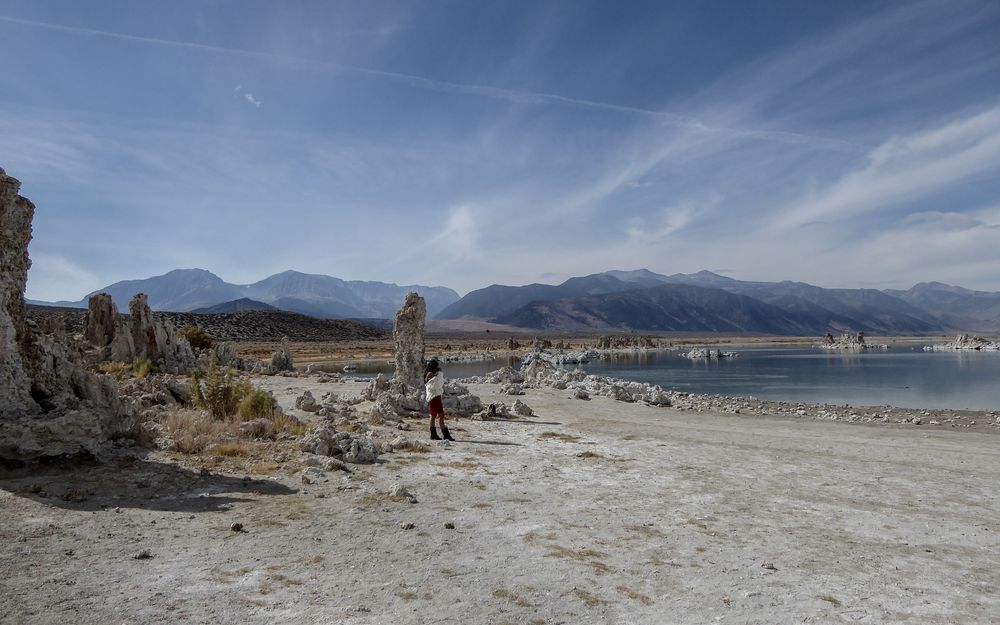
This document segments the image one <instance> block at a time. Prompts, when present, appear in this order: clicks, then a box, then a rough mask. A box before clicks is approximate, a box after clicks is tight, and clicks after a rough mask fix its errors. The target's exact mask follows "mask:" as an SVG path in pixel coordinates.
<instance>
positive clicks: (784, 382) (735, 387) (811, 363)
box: [358, 345, 1000, 410]
mask: <svg viewBox="0 0 1000 625" xmlns="http://www.w3.org/2000/svg"><path fill="white" fill-rule="evenodd" d="M723 349H726V350H731V351H736V352H738V353H739V356H738V357H737V358H732V359H723V360H712V361H708V360H694V361H692V360H688V359H687V358H683V357H681V356H680V355H679V352H653V353H648V354H643V355H641V356H630V357H621V358H614V359H610V360H599V361H594V362H590V363H587V364H585V365H582V368H583V369H584V370H585V371H586V372H587V373H595V374H598V375H605V376H612V377H617V378H624V379H626V380H635V381H638V382H648V383H651V384H659V385H660V386H662V387H663V388H666V389H676V390H681V391H688V392H693V393H712V394H719V395H742V396H747V395H752V396H754V397H758V398H761V399H770V400H777V401H802V402H808V403H814V404H851V405H853V406H882V405H887V404H888V405H892V406H899V407H903V408H951V409H964V410H1000V352H957V351H956V352H925V351H923V346H922V345H902V346H896V347H893V348H891V349H889V350H888V351H871V352H865V353H852V352H828V351H824V350H820V349H816V348H811V347H803V348H780V349H778V348H739V347H725V348H723ZM503 364H506V361H491V362H474V363H444V369H445V375H447V376H448V377H449V378H459V377H464V376H472V375H483V374H484V373H486V372H488V371H492V370H494V369H497V368H499V367H500V366H502V365H503ZM359 366H360V369H359V371H358V373H359V374H360V375H361V376H364V375H365V374H366V373H367V374H369V375H373V374H374V373H376V372H377V371H384V372H386V373H391V371H392V366H391V365H385V364H384V363H383V364H381V365H375V364H372V365H370V366H369V367H365V366H364V365H363V364H361V363H359Z"/></svg>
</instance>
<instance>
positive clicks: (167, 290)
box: [42, 269, 458, 319]
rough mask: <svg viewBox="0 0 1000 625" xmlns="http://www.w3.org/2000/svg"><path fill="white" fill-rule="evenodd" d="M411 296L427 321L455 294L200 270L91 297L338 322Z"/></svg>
mask: <svg viewBox="0 0 1000 625" xmlns="http://www.w3.org/2000/svg"><path fill="white" fill-rule="evenodd" d="M411 291H416V292H417V293H419V294H420V295H422V296H423V297H424V299H425V300H426V301H427V312H428V315H434V314H436V313H437V312H439V311H440V310H441V309H443V308H445V307H446V306H448V305H449V304H451V303H452V302H454V301H456V300H458V293H456V292H455V291H453V290H451V289H449V288H446V287H440V286H435V287H431V286H422V285H407V286H399V285H396V284H387V283H385V282H366V281H361V280H351V281H347V280H341V279H340V278H334V277H333V276H325V275H318V274H307V273H300V272H298V271H284V272H282V273H278V274H275V275H273V276H269V277H267V278H264V279H263V280H261V281H259V282H255V283H253V284H230V283H228V282H226V281H224V280H223V279H222V278H220V277H218V276H217V275H215V274H213V273H211V272H210V271H205V270H204V269H175V270H174V271H171V272H168V273H166V274H163V275H162V276H154V277H152V278H146V279H144V280H125V281H123V282H116V283H115V284H112V285H109V286H107V287H105V288H103V289H98V290H97V291H94V293H109V294H110V295H111V297H112V299H114V301H115V304H116V305H117V306H118V309H119V310H127V309H128V302H129V300H131V299H132V296H133V295H135V294H136V293H145V294H146V295H148V296H149V305H150V307H151V308H152V309H153V310H160V311H175V312H186V311H192V310H197V309H203V308H211V307H213V306H216V305H218V304H223V303H226V302H232V301H235V300H240V299H245V298H249V299H252V300H254V301H257V302H263V303H265V304H270V305H271V306H274V307H275V308H280V309H282V310H290V311H293V312H299V313H302V314H306V315H310V316H313V317H321V318H327V319H342V318H368V317H371V318H391V317H392V316H393V315H395V314H396V311H397V310H398V309H399V307H400V306H402V304H403V300H404V299H405V298H406V294H407V293H409V292H411ZM94 293H90V294H88V295H87V296H86V297H84V298H83V299H82V300H80V301H78V302H66V301H63V302H56V303H55V304H53V305H55V306H69V307H74V308H86V307H87V300H88V299H89V298H90V296H91V295H93V294H94ZM42 304H44V303H42Z"/></svg>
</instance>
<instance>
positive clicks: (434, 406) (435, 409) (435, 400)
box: [427, 395, 444, 417]
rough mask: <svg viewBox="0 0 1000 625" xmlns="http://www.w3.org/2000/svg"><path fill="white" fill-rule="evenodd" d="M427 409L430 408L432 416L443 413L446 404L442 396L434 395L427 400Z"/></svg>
mask: <svg viewBox="0 0 1000 625" xmlns="http://www.w3.org/2000/svg"><path fill="white" fill-rule="evenodd" d="M427 409H428V410H430V412H431V416H432V417H434V416H437V415H443V414H444V405H443V404H442V403H441V396H440V395H437V396H435V397H432V398H431V400H430V401H429V402H427Z"/></svg>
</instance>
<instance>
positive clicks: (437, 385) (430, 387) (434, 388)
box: [424, 371, 444, 401]
mask: <svg viewBox="0 0 1000 625" xmlns="http://www.w3.org/2000/svg"><path fill="white" fill-rule="evenodd" d="M424 392H426V393H427V401H430V400H432V399H434V398H435V397H437V396H438V395H441V394H442V393H444V375H442V373H441V372H440V371H438V372H437V375H435V376H434V377H433V378H431V379H430V380H427V383H426V384H424Z"/></svg>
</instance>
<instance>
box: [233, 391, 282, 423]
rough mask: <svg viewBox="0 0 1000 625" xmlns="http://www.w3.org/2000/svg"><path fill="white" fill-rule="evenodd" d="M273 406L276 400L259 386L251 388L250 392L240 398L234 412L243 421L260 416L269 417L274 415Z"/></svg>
mask: <svg viewBox="0 0 1000 625" xmlns="http://www.w3.org/2000/svg"><path fill="white" fill-rule="evenodd" d="M275 406H276V402H275V401H274V397H272V396H271V394H270V393H268V392H267V391H264V390H261V389H259V388H251V389H250V392H249V393H247V394H246V395H244V396H243V398H242V399H240V404H239V407H238V408H237V410H236V412H237V414H238V415H239V417H240V419H241V420H243V421H250V420H251V419H260V418H262V417H263V418H267V419H270V418H272V417H274V408H275Z"/></svg>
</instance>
